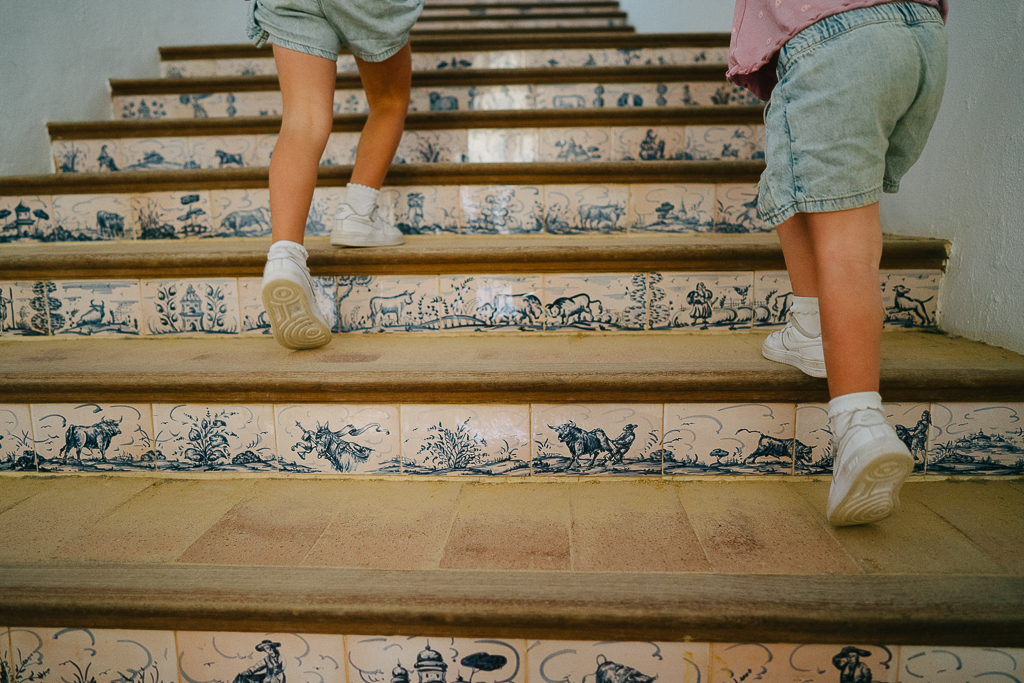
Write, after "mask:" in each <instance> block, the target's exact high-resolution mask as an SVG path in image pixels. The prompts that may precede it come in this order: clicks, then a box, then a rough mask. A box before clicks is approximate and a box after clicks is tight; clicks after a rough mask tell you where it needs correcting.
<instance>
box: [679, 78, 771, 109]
mask: <svg viewBox="0 0 1024 683" xmlns="http://www.w3.org/2000/svg"><path fill="white" fill-rule="evenodd" d="M688 85H689V86H690V87H689V92H690V93H691V95H693V96H694V97H695V100H699V102H698V103H699V104H701V105H704V106H756V105H760V104H764V103H763V102H762V101H761V100H759V99H757V97H756V96H755V95H754V94H753V93H752V92H750V91H749V90H747V89H746V88H744V87H742V86H739V85H733V84H732V83H725V82H713V81H712V82H705V83H690V84H688ZM684 98H685V92H684ZM684 104H688V103H687V102H684Z"/></svg>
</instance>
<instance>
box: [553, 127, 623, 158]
mask: <svg viewBox="0 0 1024 683" xmlns="http://www.w3.org/2000/svg"><path fill="white" fill-rule="evenodd" d="M611 158H612V145H611V138H610V135H609V130H608V129H607V128H541V129H540V148H539V159H537V160H538V161H569V162H572V161H608V160H609V159H611Z"/></svg>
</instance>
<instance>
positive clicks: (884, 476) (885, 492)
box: [828, 452, 914, 526]
mask: <svg viewBox="0 0 1024 683" xmlns="http://www.w3.org/2000/svg"><path fill="white" fill-rule="evenodd" d="M913 468H914V461H913V459H911V458H909V457H908V456H907V455H905V454H903V453H892V452H890V453H885V454H883V455H880V456H878V457H876V458H875V459H874V460H872V461H871V462H870V463H868V465H867V467H865V468H864V469H863V470H861V471H860V472H859V473H858V474H857V476H856V477H855V478H854V480H853V482H852V483H851V484H850V488H849V490H848V491H847V492H846V494H845V495H843V496H842V498H841V499H840V500H839V502H838V503H836V504H835V506H831V505H830V506H829V507H830V510H829V513H828V521H829V524H831V525H832V526H854V525H857V524H871V523H872V522H878V521H881V520H883V519H885V518H886V517H888V516H890V515H891V514H892V513H894V512H895V511H896V510H897V509H898V508H899V504H900V500H899V492H900V487H901V486H902V485H903V482H904V481H905V480H906V478H907V477H908V476H909V475H910V472H911V470H912V469H913Z"/></svg>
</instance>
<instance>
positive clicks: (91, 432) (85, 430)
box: [60, 417, 123, 463]
mask: <svg viewBox="0 0 1024 683" xmlns="http://www.w3.org/2000/svg"><path fill="white" fill-rule="evenodd" d="M122 419H123V418H122ZM120 433H121V420H120V419H119V420H117V421H116V422H115V421H114V420H112V419H110V418H107V417H105V418H103V419H101V420H100V421H99V422H97V423H96V424H94V425H90V426H88V427H85V426H82V425H71V426H70V427H68V430H67V432H65V434H64V447H63V448H61V449H60V457H61V461H62V462H65V463H66V462H67V461H68V455H69V454H70V453H71V449H72V448H73V449H75V460H78V461H79V462H81V460H82V450H83V449H86V450H90V451H99V452H100V459H101V460H104V461H105V460H106V459H107V449H108V448H110V443H111V441H112V440H113V438H114V437H115V436H117V435H118V434H120Z"/></svg>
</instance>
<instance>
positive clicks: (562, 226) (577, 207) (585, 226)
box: [544, 185, 629, 235]
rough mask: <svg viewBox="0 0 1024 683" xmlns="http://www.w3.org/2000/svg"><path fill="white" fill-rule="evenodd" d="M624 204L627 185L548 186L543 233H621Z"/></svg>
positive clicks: (622, 229) (626, 200) (623, 223)
mask: <svg viewBox="0 0 1024 683" xmlns="http://www.w3.org/2000/svg"><path fill="white" fill-rule="evenodd" d="M628 205H629V186H628V185H548V186H546V187H545V188H544V231H545V232H547V233H549V234H553V235H576V234H588V235H594V234H612V233H621V232H625V231H626V222H627V219H626V207H627V206H628Z"/></svg>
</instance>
